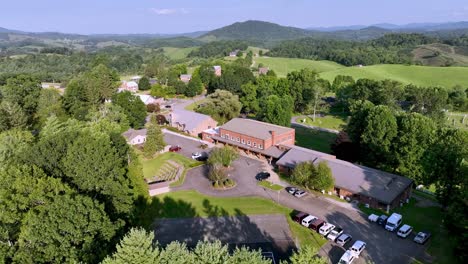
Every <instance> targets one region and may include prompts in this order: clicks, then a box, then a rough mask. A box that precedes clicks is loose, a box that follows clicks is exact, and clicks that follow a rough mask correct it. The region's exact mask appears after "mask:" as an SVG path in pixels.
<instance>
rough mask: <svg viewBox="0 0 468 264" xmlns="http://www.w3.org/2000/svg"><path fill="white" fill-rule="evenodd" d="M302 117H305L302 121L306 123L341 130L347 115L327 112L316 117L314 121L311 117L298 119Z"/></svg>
mask: <svg viewBox="0 0 468 264" xmlns="http://www.w3.org/2000/svg"><path fill="white" fill-rule="evenodd" d="M302 119H305V122H304V123H305V124H307V125H311V126H316V127H323V128H328V129H334V130H342V129H343V127H344V126H345V125H346V119H347V117H346V116H344V115H333V114H327V115H326V116H324V117H316V118H315V122H314V121H313V118H310V117H300V118H299V119H298V120H302Z"/></svg>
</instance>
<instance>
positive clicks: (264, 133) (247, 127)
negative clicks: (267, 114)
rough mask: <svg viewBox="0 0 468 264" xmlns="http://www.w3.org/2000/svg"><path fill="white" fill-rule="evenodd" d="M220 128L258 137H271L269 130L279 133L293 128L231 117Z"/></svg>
mask: <svg viewBox="0 0 468 264" xmlns="http://www.w3.org/2000/svg"><path fill="white" fill-rule="evenodd" d="M220 128H221V129H226V130H230V131H233V132H236V133H240V134H244V135H248V136H251V137H254V138H258V139H269V138H271V131H275V133H276V134H277V135H279V134H284V133H286V132H289V131H291V130H294V129H293V128H289V127H283V126H278V125H273V124H270V123H265V122H260V121H257V120H252V119H245V118H233V119H231V121H229V122H227V123H226V124H224V125H222V126H221V127H220Z"/></svg>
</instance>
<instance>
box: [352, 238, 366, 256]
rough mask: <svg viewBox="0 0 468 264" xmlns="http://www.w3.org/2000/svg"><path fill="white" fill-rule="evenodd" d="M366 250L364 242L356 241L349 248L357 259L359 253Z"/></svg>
mask: <svg viewBox="0 0 468 264" xmlns="http://www.w3.org/2000/svg"><path fill="white" fill-rule="evenodd" d="M365 248H366V242H363V241H361V240H358V241H356V242H354V244H353V245H352V246H351V247H350V248H349V250H350V251H351V252H352V253H353V254H354V255H355V256H356V257H359V255H361V252H362V251H363V250H364V249H365Z"/></svg>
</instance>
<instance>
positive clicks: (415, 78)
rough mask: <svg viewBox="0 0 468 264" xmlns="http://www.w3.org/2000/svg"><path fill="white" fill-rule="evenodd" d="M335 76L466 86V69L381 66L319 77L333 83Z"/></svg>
mask: <svg viewBox="0 0 468 264" xmlns="http://www.w3.org/2000/svg"><path fill="white" fill-rule="evenodd" d="M337 75H349V76H352V77H353V78H354V79H360V78H369V79H376V80H384V79H392V80H396V81H400V82H402V83H405V84H410V83H411V84H415V85H421V86H437V85H440V86H444V87H453V86H455V85H457V84H458V85H463V86H468V67H429V66H415V65H411V66H406V65H394V64H381V65H372V66H364V67H346V68H341V69H338V70H334V71H327V72H322V73H321V74H320V76H321V77H322V78H324V79H327V80H329V81H333V79H334V78H335V76H337Z"/></svg>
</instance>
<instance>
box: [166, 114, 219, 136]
mask: <svg viewBox="0 0 468 264" xmlns="http://www.w3.org/2000/svg"><path fill="white" fill-rule="evenodd" d="M166 120H167V121H168V122H169V125H170V126H172V127H175V128H177V129H178V130H180V131H183V132H185V133H187V134H189V135H191V136H194V137H198V136H200V134H201V133H202V132H203V131H204V130H207V129H211V128H215V127H216V126H217V125H218V122H216V120H214V119H213V118H211V117H210V116H208V115H203V114H199V113H195V112H192V111H187V110H182V109H174V110H173V111H171V112H170V113H169V114H168V115H167V116H166Z"/></svg>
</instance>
